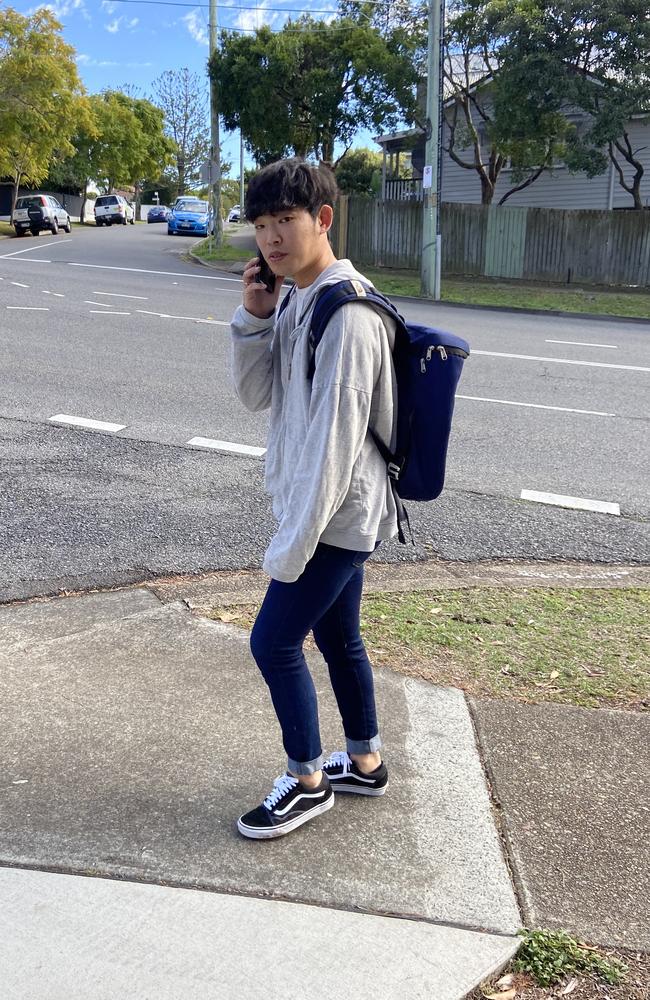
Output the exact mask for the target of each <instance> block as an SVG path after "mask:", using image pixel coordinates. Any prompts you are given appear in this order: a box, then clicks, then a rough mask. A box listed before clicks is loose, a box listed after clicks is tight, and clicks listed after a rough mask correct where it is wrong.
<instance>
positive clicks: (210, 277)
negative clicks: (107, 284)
mask: <svg viewBox="0 0 650 1000" xmlns="http://www.w3.org/2000/svg"><path fill="white" fill-rule="evenodd" d="M67 263H68V266H69V267H94V268H96V269H98V270H101V271H131V272H133V273H135V274H165V275H167V276H168V277H172V278H198V279H203V280H204V281H234V282H235V283H236V284H238V285H241V283H242V279H241V278H222V277H221V276H220V275H219V276H217V275H216V274H184V273H183V271H152V270H149V269H148V268H145V267H117V266H116V265H115V264H82V263H77V262H76V261H72V260H69V261H67Z"/></svg>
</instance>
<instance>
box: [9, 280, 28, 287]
mask: <svg viewBox="0 0 650 1000" xmlns="http://www.w3.org/2000/svg"><path fill="white" fill-rule="evenodd" d="M11 284H12V285H17V286H18V288H29V285H23V283H22V281H12V282H11Z"/></svg>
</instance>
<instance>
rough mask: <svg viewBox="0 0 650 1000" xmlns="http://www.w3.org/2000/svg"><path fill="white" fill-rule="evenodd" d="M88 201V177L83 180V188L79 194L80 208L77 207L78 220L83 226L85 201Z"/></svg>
mask: <svg viewBox="0 0 650 1000" xmlns="http://www.w3.org/2000/svg"><path fill="white" fill-rule="evenodd" d="M87 201H88V178H87V177H86V179H85V181H84V189H83V192H82V195H81V208H80V209H79V222H80V223H81V225H82V226H83V223H84V214H85V212H86V202H87Z"/></svg>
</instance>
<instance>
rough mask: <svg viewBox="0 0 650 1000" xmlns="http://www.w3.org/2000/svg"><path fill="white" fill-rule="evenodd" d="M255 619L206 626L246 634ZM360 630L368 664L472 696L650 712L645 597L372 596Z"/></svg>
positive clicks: (249, 610) (220, 614)
mask: <svg viewBox="0 0 650 1000" xmlns="http://www.w3.org/2000/svg"><path fill="white" fill-rule="evenodd" d="M256 612H257V608H256V607H254V606H251V605H240V606H237V607H227V608H222V607H217V608H213V609H212V610H211V611H210V612H209V615H208V617H210V618H214V619H217V620H221V621H227V622H234V623H235V624H237V625H240V626H242V627H244V628H250V627H251V626H252V623H253V621H254V618H255V614H256ZM361 621H362V631H363V636H364V640H365V643H366V646H367V648H368V653H369V655H370V658H371V660H372V661H373V663H375V664H377V665H385V666H389V667H391V668H393V669H394V670H397V671H399V672H400V673H404V674H408V675H410V676H416V677H421V678H423V679H425V680H427V681H431V682H432V683H435V684H440V685H451V686H453V687H458V688H461V689H463V690H464V691H466V692H467V693H469V694H473V695H476V696H477V697H487V698H508V699H515V700H518V701H525V702H531V703H533V702H541V701H544V702H555V703H557V704H568V705H580V706H583V707H586V708H599V707H602V708H633V709H636V710H644V709H650V653H649V652H648V650H650V624H649V622H650V590H644V589H627V590H626V589H611V590H607V589H580V590H568V589H553V588H549V589H532V588H526V589H521V590H512V589H498V588H492V587H476V588H464V589H462V590H461V589H458V590H442V591H417V592H408V593H401V594H400V593H374V594H372V593H369V594H366V595H365V596H364V599H363V602H362V608H361Z"/></svg>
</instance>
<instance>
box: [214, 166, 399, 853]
mask: <svg viewBox="0 0 650 1000" xmlns="http://www.w3.org/2000/svg"><path fill="white" fill-rule="evenodd" d="M337 194H338V192H337V189H336V182H335V180H334V176H333V174H332V173H331V171H329V170H327V169H323V168H317V167H312V166H310V165H309V164H307V163H305V162H304V161H302V160H300V159H297V158H296V159H287V160H280V161H279V162H277V163H273V164H271V165H270V166H268V167H265V168H264V169H263V170H261V171H260V172H259V173H258V174H256V175H255V177H253V178H252V180H251V181H250V184H249V187H248V194H247V198H246V218H247V219H248V220H249V221H250V222H253V223H254V224H255V229H256V239H257V245H258V248H259V250H260V253H261V254H262V256H263V257H264V258H265V259H266V261H267V262H268V264H269V265H270V268H271V270H272V272H273V274H274V275H275V276H277V280H276V281H275V287H274V288H273V291H269V290H268V288H267V286H266V285H265V284H263V283H262V282H261V281H260V280H259V279H258V275H259V273H260V266H261V262H260V259H259V258H254V259H253V260H251V261H249V263H248V264H247V266H246V269H245V271H244V298H243V305H242V306H240V307H239V308H238V309H237V311H236V313H235V315H234V317H233V320H232V327H231V332H232V341H233V352H234V366H233V367H234V378H235V384H236V388H237V394H238V396H239V398H240V400H241V402H242V403H243V404H244V405H245V406H246V407H247V408H248V409H249V410H253V411H256V410H264V409H267V408H268V407H270V408H271V420H270V430H269V437H268V449H267V456H266V487H267V490H268V492H269V493H270V494H271V495H272V497H273V512H274V514H275V516H276V518H277V521H278V528H277V531H276V533H275V535H274V537H273V539H272V541H271V544H270V545H269V547H268V549H267V551H266V555H265V559H264V569H265V570H266V572H267V573H268V574H269V575H270V577H271V583H270V585H269V588H268V592H267V594H266V597H265V599H264V602H263V604H262V607H261V609H260V612H259V614H258V617H257V620H256V622H255V625H254V628H253V632H252V635H251V651H252V653H253V656H254V658H255V660H256V662H257V665H258V667H259V669H260V671H261V673H262V676H263V677H264V680H265V681H266V683H267V685H268V687H269V689H270V693H271V698H272V701H273V706H274V708H275V711H276V714H277V717H278V720H279V723H280V726H281V729H282V736H283V742H284V748H285V750H286V752H287V755H288V770H287V773H286V774H284V775H282V776H281V777H279V778H277V779H276V780H275V782H274V785H273V788H272V790H271V792H270V793H269V795H268V796H267V797H266V798H265V800H264V802H263V803H262V805H260V806H258V807H257V808H255V809H253V810H251V811H250V812H248V813H246V814H244V815H243V816H241V817H240V818H239V820H238V823H237V826H238V829H239V832H240V833H242V834H243V835H244V836H245V837H252V838H255V839H266V838H270V837H279V836H282V835H283V834H286V833H289V832H290V831H291V830H294V829H295V828H296V827H298V826H300V825H302V824H303V823H305V822H307V821H308V820H310V819H312V818H314V817H316V816H318V815H320V814H321V813H323V812H325V811H326V810H328V809H330V808H331V807H332V805H333V804H334V797H333V790H335V791H341V792H356V793H358V794H362V795H383V793H384V792H385V791H386V787H387V784H388V772H387V769H386V766H385V764H384V763H383V762H382V759H381V756H380V754H379V749H380V746H381V742H380V738H379V731H378V725H377V715H376V710H375V700H374V688H373V678H372V668H371V666H370V663H369V661H368V657H367V655H366V651H365V648H364V645H363V641H362V639H361V635H360V632H359V606H360V601H361V590H362V585H363V564H364V562H365V560H366V559H367V558H368V557H369V556H370V554H371V553H372V552H373V550H374V549H375V548H376V546H377V545H378V544H379V542H381V541H382V540H384V539H387V538H392V537H393V536H394V535H395V534H396V533H397V516H396V510H395V504H394V500H393V496H392V493H391V490H390V487H389V483H388V477H387V473H386V465H385V462H384V460H383V458H382V457H381V455H380V453H379V451H378V449H377V446H376V445H375V443H374V441H373V438H372V435H371V434H370V430H371V429H372V431H374V433H375V434H377V435H378V436H379V438H380V439H381V440H382V441H384V442H385V443H386V445H388V446H391V445H392V444H393V436H394V428H395V406H394V404H395V399H396V388H395V376H394V370H393V365H392V359H391V351H392V348H393V343H394V335H395V328H394V323H393V322H392V320H390V319H389V318H384V317H383V316H381V315H380V314H379V313H377V312H375V311H374V310H373V309H371V308H370V307H365V306H359V305H355V304H351V305H345V306H343V307H341V308H340V309H339V310H337V312H335V313H334V315H333V317H332V319H331V321H330V323H329V324H328V326H327V328H326V330H325V332H324V334H323V338H322V340H321V342H320V344H319V345H318V347H317V349H316V352H315V357H314V359H313V360H314V361H315V370H314V372H313V375H312V376H311V377H310V372H309V366H310V361H311V360H312V350H311V347H310V343H309V332H310V317H311V313H312V310H313V306H314V302H315V299H316V297H317V295H318V293H319V292H320V291H321V290H322V289H323V288H324V287H325V286H326V285H329V284H332V283H335V282H338V281H341V280H343V279H357V280H358V279H361V278H362V275H360V274H359V273H358V272H357V271H355V269H354V268H353V266H352V264H351V263H350V261H348V260H337V259H336V257H335V256H334V254H333V252H332V249H331V247H330V244H329V241H328V237H327V234H328V231H329V229H330V227H331V225H332V219H333V214H334V204H335V201H336V197H337ZM285 275H289V276H291V277H292V278H293V279H294V282H295V286H294V287H293V288H292V290H291V292H290V293H289V294H290V299H289V302H288V304H287V306H286V308H285V309H284V310H283V312H282V314H281V315H280V316H279V317H278V318H276V306H277V305H278V300H279V296H280V286H281V285H282V276H285ZM270 284H271V285H273V282H272V280H271V281H270ZM310 631H313V634H314V639H315V641H316V644H317V645H318V648H319V649H320V651H321V653H322V654H323V656H324V658H325V660H326V662H327V665H328V668H329V674H330V679H331V683H332V687H333V690H334V694H335V696H336V700H337V704H338V707H339V711H340V713H341V718H342V722H343V729H344V732H345V736H346V750H345V751H339V752H336V753H334V754H332V756H331V757H329V758H328V759H325V757H324V755H323V752H322V746H321V741H320V733H319V727H318V708H317V704H316V692H315V689H314V684H313V681H312V678H311V675H310V673H309V670H308V668H307V664H306V662H305V658H304V655H303V642H304V639H305V637H306V636H307V634H308V632H310Z"/></svg>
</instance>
